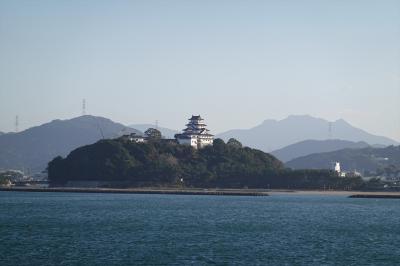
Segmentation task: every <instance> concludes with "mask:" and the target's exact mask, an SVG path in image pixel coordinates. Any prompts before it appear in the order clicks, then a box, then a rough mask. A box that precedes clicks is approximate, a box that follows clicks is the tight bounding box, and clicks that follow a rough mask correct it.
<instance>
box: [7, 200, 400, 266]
mask: <svg viewBox="0 0 400 266" xmlns="http://www.w3.org/2000/svg"><path fill="white" fill-rule="evenodd" d="M266 264H268V265H396V264H397V265H398V264H400V200H387V199H386V200H385V199H349V198H346V197H343V196H294V195H293V196H271V197H229V196H173V195H126V194H73V193H70V194H69V193H24V192H0V265H266Z"/></svg>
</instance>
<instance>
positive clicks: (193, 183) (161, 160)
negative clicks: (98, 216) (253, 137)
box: [48, 139, 360, 188]
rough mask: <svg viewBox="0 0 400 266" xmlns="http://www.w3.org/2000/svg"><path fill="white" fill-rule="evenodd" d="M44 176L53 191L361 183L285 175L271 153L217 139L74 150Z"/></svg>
mask: <svg viewBox="0 0 400 266" xmlns="http://www.w3.org/2000/svg"><path fill="white" fill-rule="evenodd" d="M48 173H49V181H50V183H51V185H53V186H56V185H57V186H60V185H66V184H69V183H71V182H70V181H102V182H110V183H113V182H114V184H115V183H116V182H119V183H122V182H124V184H125V186H131V187H134V186H177V185H179V186H186V187H221V188H222V187H237V188H243V187H249V188H250V187H252V188H267V187H270V188H281V187H283V188H288V187H293V188H295V187H307V188H323V187H324V186H325V185H326V186H328V185H332V186H336V187H337V188H343V187H345V186H348V185H349V184H350V183H351V182H353V181H355V183H357V184H359V182H360V180H358V179H357V180H344V179H340V178H337V177H336V176H334V174H333V173H332V172H331V171H320V170H318V171H317V170H314V171H297V172H296V171H291V170H287V169H284V167H283V164H282V162H280V161H279V160H277V159H276V158H275V157H273V156H272V155H270V154H267V153H264V152H262V151H259V150H255V149H251V148H248V147H242V146H241V144H240V143H239V142H237V141H233V140H231V141H229V142H228V143H226V144H225V143H224V142H223V141H222V140H221V139H216V140H215V141H214V144H213V145H212V146H207V147H205V148H202V149H200V150H196V149H193V148H192V147H189V146H184V145H178V144H176V143H173V142H167V141H163V140H157V141H150V142H149V143H141V144H139V143H132V142H126V141H124V140H122V139H115V140H101V141H99V142H97V143H95V144H92V145H87V146H84V147H81V148H78V149H76V150H74V151H72V152H71V153H70V154H69V155H68V156H67V157H66V158H65V159H63V158H61V157H57V158H55V159H54V160H52V161H51V162H50V163H49V166H48ZM72 183H74V182H72ZM75 183H76V182H75Z"/></svg>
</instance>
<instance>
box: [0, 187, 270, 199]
mask: <svg viewBox="0 0 400 266" xmlns="http://www.w3.org/2000/svg"><path fill="white" fill-rule="evenodd" d="M0 191H13V192H66V193H114V194H164V195H212V196H257V197H260V196H262V197H265V196H269V194H268V193H267V192H266V191H261V190H254V191H252V190H250V191H249V190H240V189H176V188H72V187H54V188H37V187H35V188H34V187H0Z"/></svg>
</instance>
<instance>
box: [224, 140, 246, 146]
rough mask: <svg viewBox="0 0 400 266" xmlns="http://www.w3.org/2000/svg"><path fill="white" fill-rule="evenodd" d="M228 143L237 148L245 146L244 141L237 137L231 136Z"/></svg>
mask: <svg viewBox="0 0 400 266" xmlns="http://www.w3.org/2000/svg"><path fill="white" fill-rule="evenodd" d="M226 144H228V145H229V146H232V147H236V148H242V146H243V145H242V143H241V142H240V141H238V140H237V139H235V138H230V139H229V140H228V142H227V143H226Z"/></svg>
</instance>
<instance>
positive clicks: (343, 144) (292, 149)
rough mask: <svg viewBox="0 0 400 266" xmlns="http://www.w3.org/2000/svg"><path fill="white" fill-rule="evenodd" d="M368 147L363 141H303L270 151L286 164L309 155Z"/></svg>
mask: <svg viewBox="0 0 400 266" xmlns="http://www.w3.org/2000/svg"><path fill="white" fill-rule="evenodd" d="M369 146H370V145H369V144H368V143H366V142H364V141H359V142H353V141H347V140H339V139H330V140H304V141H300V142H297V143H294V144H291V145H289V146H286V147H284V148H282V149H279V150H275V151H272V152H271V154H272V155H274V156H275V157H277V158H278V159H279V160H281V161H283V162H288V161H290V160H293V159H295V158H298V157H303V156H307V155H309V154H315V153H322V152H330V151H336V150H341V149H345V148H350V149H357V148H366V147H369Z"/></svg>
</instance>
